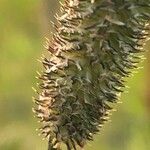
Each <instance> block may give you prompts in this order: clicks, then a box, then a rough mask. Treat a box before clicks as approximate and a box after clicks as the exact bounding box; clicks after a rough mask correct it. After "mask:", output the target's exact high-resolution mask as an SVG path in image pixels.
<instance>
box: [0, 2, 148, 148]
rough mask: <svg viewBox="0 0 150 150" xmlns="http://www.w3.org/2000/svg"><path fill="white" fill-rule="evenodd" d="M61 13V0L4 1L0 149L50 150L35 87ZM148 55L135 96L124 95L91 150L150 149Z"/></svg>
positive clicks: (133, 82)
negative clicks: (36, 111) (35, 106)
mask: <svg viewBox="0 0 150 150" xmlns="http://www.w3.org/2000/svg"><path fill="white" fill-rule="evenodd" d="M57 10H58V0H43V1H42V0H12V1H11V0H0V150H31V149H32V150H46V149H47V141H42V138H41V137H39V136H37V132H36V131H35V129H36V128H38V127H39V124H38V123H37V119H35V118H34V117H33V113H32V111H31V108H32V106H33V103H32V100H31V97H32V96H33V95H35V94H34V92H33V91H32V89H31V87H32V86H34V87H35V86H36V82H37V81H36V79H35V76H36V70H40V69H41V64H40V63H38V62H37V61H36V59H38V58H40V56H41V55H42V53H43V52H44V48H43V47H42V45H43V43H44V40H45V39H44V37H45V36H46V37H50V32H51V31H53V29H52V27H51V25H50V20H54V17H53V15H54V14H55V13H56V11H57ZM54 21H55V20H54ZM149 46H150V42H149V43H147V45H146V47H145V49H147V50H150V48H149ZM145 56H146V57H147V60H146V61H145V62H144V63H141V64H140V66H144V69H141V70H139V71H138V73H137V74H134V76H133V77H131V78H130V79H129V80H128V84H127V85H128V86H129V87H130V88H129V89H127V90H128V91H129V93H127V92H125V93H124V94H123V95H122V98H121V100H122V101H123V104H118V106H117V110H118V111H117V112H114V113H113V116H111V120H112V122H111V123H106V125H105V127H104V128H103V130H102V131H101V133H100V134H99V135H98V136H95V141H94V142H90V143H88V145H87V148H86V150H150V61H149V58H150V52H146V54H145Z"/></svg>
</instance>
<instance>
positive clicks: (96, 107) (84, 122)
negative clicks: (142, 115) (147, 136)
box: [34, 0, 150, 150]
mask: <svg viewBox="0 0 150 150" xmlns="http://www.w3.org/2000/svg"><path fill="white" fill-rule="evenodd" d="M61 10H62V15H61V16H57V20H58V23H59V25H58V26H55V28H56V33H55V34H54V37H53V40H52V42H51V43H49V44H47V46H46V47H47V50H48V51H49V56H47V58H45V57H44V58H43V59H42V63H43V65H44V68H45V70H44V71H43V74H42V75H41V76H40V77H39V78H40V79H41V80H42V82H41V83H40V85H39V87H40V89H41V91H40V92H39V98H38V99H35V103H36V104H37V105H38V106H37V107H36V108H35V109H34V112H35V113H36V115H37V117H38V118H40V121H41V122H42V125H43V126H42V128H41V132H42V134H43V135H44V136H45V137H46V138H48V139H49V150H58V149H61V145H60V144H61V143H65V144H66V146H67V149H68V150H71V149H74V150H76V149H77V147H78V146H79V147H81V148H83V147H84V146H85V144H86V142H87V141H88V140H92V139H93V134H95V133H97V132H99V130H100V127H101V126H102V125H103V124H104V122H105V121H106V120H107V118H108V115H109V112H110V111H111V109H112V108H111V104H112V103H116V102H117V101H118V99H119V95H120V93H121V92H122V88H123V87H124V86H125V83H124V79H125V77H128V76H129V75H130V74H131V71H132V69H134V68H136V64H137V63H138V62H139V61H141V57H139V53H140V52H142V48H143V45H144V43H145V41H146V39H147V37H148V30H149V27H148V22H149V20H150V0H65V2H64V4H62V6H61Z"/></svg>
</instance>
